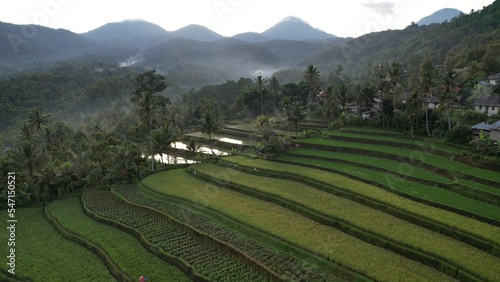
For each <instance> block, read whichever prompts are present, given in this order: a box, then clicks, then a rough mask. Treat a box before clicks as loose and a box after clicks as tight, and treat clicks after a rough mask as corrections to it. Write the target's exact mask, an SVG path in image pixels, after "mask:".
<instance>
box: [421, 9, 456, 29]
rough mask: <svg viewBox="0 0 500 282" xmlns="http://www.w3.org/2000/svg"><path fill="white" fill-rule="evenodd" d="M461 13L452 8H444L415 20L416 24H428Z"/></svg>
mask: <svg viewBox="0 0 500 282" xmlns="http://www.w3.org/2000/svg"><path fill="white" fill-rule="evenodd" d="M460 14H463V12H462V11H460V10H457V9H452V8H445V9H441V10H439V11H436V12H434V13H433V14H432V15H430V16H427V17H425V18H422V19H421V20H419V21H418V22H417V24H418V25H429V24H433V23H437V24H440V23H443V22H445V21H450V20H451V19H453V18H454V17H457V16H459V15H460Z"/></svg>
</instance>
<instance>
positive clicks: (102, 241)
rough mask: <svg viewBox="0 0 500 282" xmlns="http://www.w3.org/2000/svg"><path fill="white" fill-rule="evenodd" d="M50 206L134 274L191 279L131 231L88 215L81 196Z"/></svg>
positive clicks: (69, 227) (59, 217) (70, 226)
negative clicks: (156, 253) (144, 244)
mask: <svg viewBox="0 0 500 282" xmlns="http://www.w3.org/2000/svg"><path fill="white" fill-rule="evenodd" d="M47 210H48V212H49V213H50V214H51V215H52V216H53V217H54V218H55V219H56V220H57V221H58V222H59V223H60V224H61V225H62V226H63V227H64V228H66V229H67V230H69V231H71V232H74V233H76V234H77V235H80V236H82V237H84V238H85V239H86V240H89V241H90V242H92V243H95V244H97V245H98V246H99V247H101V248H102V249H103V250H104V251H106V252H107V253H108V254H109V255H110V256H111V258H112V259H113V260H114V261H115V262H116V264H117V265H118V266H119V267H120V268H121V269H122V270H123V271H125V272H126V273H128V274H130V275H131V276H132V277H139V276H141V275H145V276H148V277H149V278H150V280H151V281H191V280H190V279H189V278H187V277H186V275H184V273H182V272H181V271H180V270H179V269H178V268H176V267H174V266H172V265H169V264H167V263H166V262H165V261H163V260H161V259H160V258H158V257H157V256H155V255H153V254H152V253H150V252H148V251H147V250H146V249H144V247H143V246H142V245H141V243H140V242H139V241H138V240H137V239H136V238H134V237H133V236H132V235H129V234H127V233H124V232H122V231H119V230H117V229H116V228H113V227H110V226H107V225H104V224H102V223H98V222H96V221H94V220H92V219H91V218H89V217H88V216H87V215H85V213H84V212H83V209H82V207H81V205H80V199H79V198H70V199H65V200H59V201H56V202H52V203H50V204H49V205H48V206H47Z"/></svg>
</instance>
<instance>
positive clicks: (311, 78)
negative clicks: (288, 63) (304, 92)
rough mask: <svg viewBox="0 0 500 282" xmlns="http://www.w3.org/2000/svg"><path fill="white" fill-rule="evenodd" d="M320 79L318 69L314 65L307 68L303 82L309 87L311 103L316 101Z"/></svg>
mask: <svg viewBox="0 0 500 282" xmlns="http://www.w3.org/2000/svg"><path fill="white" fill-rule="evenodd" d="M320 78H321V77H320V73H319V70H318V68H316V67H314V66H313V65H309V66H307V69H306V71H305V72H304V77H303V80H304V82H305V83H307V85H308V86H309V101H310V102H311V103H312V102H313V101H314V89H315V88H316V87H317V86H318V84H319V82H320Z"/></svg>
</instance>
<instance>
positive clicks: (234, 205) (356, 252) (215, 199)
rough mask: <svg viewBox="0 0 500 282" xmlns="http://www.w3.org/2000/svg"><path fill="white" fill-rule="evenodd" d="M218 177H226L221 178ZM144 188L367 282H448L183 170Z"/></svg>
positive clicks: (150, 180) (421, 267)
mask: <svg viewBox="0 0 500 282" xmlns="http://www.w3.org/2000/svg"><path fill="white" fill-rule="evenodd" d="M196 167H197V166H193V168H196ZM218 177H220V178H224V177H225V176H223V174H220V175H219V176H218ZM142 184H143V185H144V186H145V187H147V188H148V189H150V190H152V191H154V192H156V193H160V194H164V195H168V196H170V197H175V198H178V199H183V200H184V201H191V202H192V203H193V204H196V205H198V206H202V207H203V209H201V211H200V212H202V213H203V212H204V211H205V210H209V211H215V212H217V213H220V214H222V215H224V216H226V217H229V218H231V219H233V220H235V221H238V222H239V223H241V224H244V225H247V226H250V227H252V228H254V229H257V230H260V231H262V232H263V233H266V234H268V235H270V236H272V237H275V238H277V239H279V240H282V241H285V242H287V243H288V244H290V245H293V246H295V247H297V248H300V249H303V250H305V251H307V252H309V253H311V254H314V255H318V256H321V257H323V258H326V259H327V260H329V261H331V262H333V263H336V264H338V265H340V266H342V267H345V268H348V269H350V270H353V271H355V272H357V273H359V274H361V275H363V276H365V277H368V278H371V279H375V280H383V281H402V280H407V279H410V280H412V281H447V280H452V278H451V277H449V276H447V275H445V274H444V273H442V272H440V271H438V270H436V269H434V268H432V267H429V266H426V265H423V264H421V263H418V262H416V261H414V260H412V259H409V258H407V257H404V256H401V255H398V254H396V253H394V252H392V251H389V250H386V249H384V248H380V247H377V246H374V245H373V244H370V243H368V242H366V241H363V240H360V239H358V238H356V237H353V236H350V235H348V234H346V233H344V232H342V231H340V230H338V229H336V228H334V227H331V226H327V225H324V224H321V223H319V222H317V221H314V220H311V219H310V218H307V217H304V216H301V215H299V214H297V213H295V212H294V211H292V210H290V209H287V208H284V207H282V206H279V205H276V204H274V203H271V202H269V201H265V200H260V199H257V198H255V197H251V196H247V195H244V194H242V193H239V192H236V191H233V190H231V189H226V188H222V187H219V186H215V185H212V184H209V183H207V182H205V181H203V180H200V179H197V178H196V177H194V176H192V175H190V174H188V173H186V171H185V170H182V169H181V170H172V171H166V172H162V173H158V174H155V175H152V176H150V177H148V178H146V179H144V180H143V181H142Z"/></svg>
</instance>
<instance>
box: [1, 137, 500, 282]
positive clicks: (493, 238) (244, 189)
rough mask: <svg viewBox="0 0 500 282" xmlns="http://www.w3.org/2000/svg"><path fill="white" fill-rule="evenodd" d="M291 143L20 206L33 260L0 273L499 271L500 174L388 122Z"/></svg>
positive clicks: (358, 276)
mask: <svg viewBox="0 0 500 282" xmlns="http://www.w3.org/2000/svg"><path fill="white" fill-rule="evenodd" d="M238 130H240V131H245V129H244V128H243V129H238ZM242 134H243V133H242ZM296 142H297V145H298V147H297V148H295V149H294V150H292V151H289V152H287V153H284V154H282V155H280V156H278V157H277V158H276V159H274V160H264V159H257V158H249V157H245V156H226V157H223V158H222V159H220V160H219V161H218V162H217V163H203V164H193V165H191V166H189V167H188V168H186V169H174V170H168V171H163V172H158V173H155V174H153V175H150V176H148V177H146V178H145V179H143V180H142V181H141V183H139V184H138V185H128V186H127V185H125V186H117V187H112V188H111V189H110V190H109V191H108V190H106V191H97V190H94V191H86V192H85V193H83V195H82V197H81V198H68V199H64V200H59V201H56V202H53V203H50V204H48V205H47V206H46V207H45V208H44V209H43V208H33V209H20V210H19V212H18V215H19V219H20V221H21V218H23V222H26V223H25V224H29V226H30V228H24V229H22V228H20V231H19V238H24V239H22V240H23V241H22V242H23V244H22V247H21V246H20V247H19V257H28V256H29V259H27V260H22V261H23V263H19V271H22V273H23V276H22V277H21V276H19V277H10V276H7V275H6V273H5V269H6V268H5V267H6V266H5V265H2V266H1V267H0V270H2V271H0V280H2V281H18V280H15V279H22V278H30V279H31V280H32V281H83V280H85V281H91V280H98V279H99V280H103V279H104V280H106V281H112V280H120V281H122V280H123V281H129V280H130V281H135V280H137V277H138V276H140V275H147V276H149V280H148V281H190V280H193V281H325V282H326V281H372V280H373V281H457V280H458V281H500V271H499V269H500V236H499V234H500V186H499V185H498V184H499V183H500V173H499V172H495V171H489V170H485V169H480V168H476V167H472V166H470V165H468V164H465V163H461V162H458V161H455V160H454V155H455V154H459V153H460V152H461V150H462V149H463V148H460V147H456V146H452V145H449V144H446V143H442V142H433V141H432V140H429V139H423V140H410V139H404V138H401V137H399V134H398V133H394V132H391V131H387V130H380V129H372V128H352V129H347V130H343V131H340V132H338V131H327V132H325V135H324V136H323V137H322V138H311V139H304V140H297V141H296ZM44 213H45V216H44ZM0 214H1V215H2V216H3V217H5V216H6V213H5V211H3V212H2V213H0ZM31 226H36V229H34V228H31ZM54 227H55V228H54ZM21 230H22V231H21ZM35 233H36V234H35ZM61 235H62V236H61ZM35 237H36V238H41V239H42V241H40V240H38V239H37V240H33V239H31V238H35ZM20 240H21V239H20ZM40 242H43V244H41V243H40ZM74 242H77V243H74ZM83 246H85V247H86V248H85V247H83ZM2 252H4V249H3V248H2ZM2 254H3V255H6V254H5V253H2ZM68 256H71V258H73V257H74V256H77V257H78V258H79V259H78V264H75V260H72V259H71V258H70V257H68ZM54 258H55V259H57V260H62V261H66V264H65V265H64V269H65V270H64V271H61V270H60V269H56V268H54V265H52V262H53V259H54ZM20 261H21V260H20ZM40 266H41V267H40ZM80 266H84V267H80ZM89 269H92V270H91V271H89ZM68 270H69V271H68ZM54 277H55V279H52V280H51V278H54Z"/></svg>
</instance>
